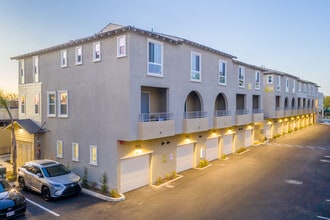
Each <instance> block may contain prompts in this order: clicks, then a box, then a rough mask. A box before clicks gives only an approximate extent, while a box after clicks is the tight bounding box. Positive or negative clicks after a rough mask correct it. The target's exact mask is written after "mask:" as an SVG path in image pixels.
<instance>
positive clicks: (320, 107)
mask: <svg viewBox="0 0 330 220" xmlns="http://www.w3.org/2000/svg"><path fill="white" fill-rule="evenodd" d="M317 112H318V120H322V119H323V118H324V95H323V93H321V92H319V93H318V106H317Z"/></svg>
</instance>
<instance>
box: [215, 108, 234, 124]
mask: <svg viewBox="0 0 330 220" xmlns="http://www.w3.org/2000/svg"><path fill="white" fill-rule="evenodd" d="M232 125H233V120H232V115H231V112H230V111H228V110H217V111H215V112H214V128H226V127H230V126H232Z"/></svg>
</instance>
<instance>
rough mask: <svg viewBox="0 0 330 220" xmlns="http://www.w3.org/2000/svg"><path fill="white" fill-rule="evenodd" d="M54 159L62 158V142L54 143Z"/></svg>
mask: <svg viewBox="0 0 330 220" xmlns="http://www.w3.org/2000/svg"><path fill="white" fill-rule="evenodd" d="M56 157H58V158H63V142H62V141H57V142H56Z"/></svg>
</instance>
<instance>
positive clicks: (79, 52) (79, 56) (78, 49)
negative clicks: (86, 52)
mask: <svg viewBox="0 0 330 220" xmlns="http://www.w3.org/2000/svg"><path fill="white" fill-rule="evenodd" d="M82 59H83V58H82V46H79V47H76V65H79V64H82V62H83V60H82Z"/></svg>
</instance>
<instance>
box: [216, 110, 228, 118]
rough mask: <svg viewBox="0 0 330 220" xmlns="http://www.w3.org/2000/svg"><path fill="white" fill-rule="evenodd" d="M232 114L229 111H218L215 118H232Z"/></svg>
mask: <svg viewBox="0 0 330 220" xmlns="http://www.w3.org/2000/svg"><path fill="white" fill-rule="evenodd" d="M230 115H231V112H230V111H229V110H216V111H214V116H215V117H223V116H230Z"/></svg>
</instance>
